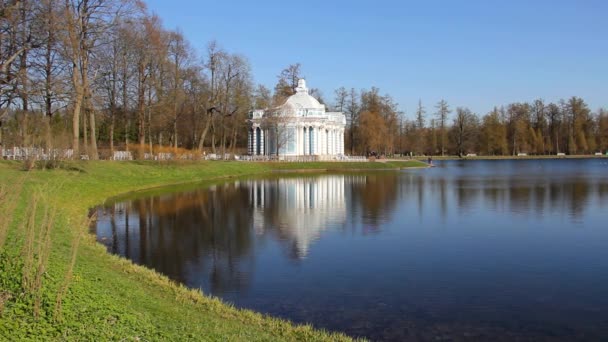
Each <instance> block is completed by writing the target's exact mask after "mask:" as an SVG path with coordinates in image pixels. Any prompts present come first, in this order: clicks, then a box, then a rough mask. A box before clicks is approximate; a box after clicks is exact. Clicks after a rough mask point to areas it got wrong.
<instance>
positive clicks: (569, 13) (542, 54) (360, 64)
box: [146, 0, 608, 118]
mask: <svg viewBox="0 0 608 342" xmlns="http://www.w3.org/2000/svg"><path fill="white" fill-rule="evenodd" d="M146 3H147V4H148V6H149V9H150V10H152V11H153V12H155V13H156V14H158V15H159V16H160V17H161V18H162V19H163V22H164V24H165V27H166V28H168V29H176V28H178V29H180V30H181V31H182V32H183V33H184V34H185V36H186V37H187V38H188V40H189V41H190V42H191V43H192V45H193V47H194V49H195V50H196V51H197V52H198V53H199V54H202V53H203V51H204V49H205V46H206V45H207V43H208V42H209V41H210V40H212V39H215V40H217V41H218V42H219V44H220V45H221V46H222V47H223V48H225V49H226V50H228V51H230V52H236V53H240V54H243V55H245V56H246V57H247V58H248V59H249V62H250V63H251V67H252V70H253V75H254V78H255V81H256V82H257V83H261V84H264V85H266V86H268V87H271V88H272V87H273V86H274V84H275V83H276V80H277V75H278V74H279V72H280V71H281V70H282V69H283V68H284V67H286V66H287V65H289V64H293V63H301V64H302V70H303V75H304V76H305V77H306V79H307V83H308V86H309V87H315V88H320V89H321V91H322V93H323V95H324V98H325V100H326V101H328V102H333V98H334V90H335V89H336V88H338V87H340V86H345V87H347V88H351V87H354V88H356V89H361V88H366V89H369V88H370V87H372V86H375V87H378V88H380V91H381V92H382V93H383V94H384V93H389V94H391V95H392V96H393V98H395V100H396V101H397V102H398V103H399V106H400V109H401V110H404V111H405V112H406V114H407V116H408V117H410V118H412V117H413V112H414V110H415V108H416V105H417V102H418V99H421V100H422V102H423V105H424V106H425V107H426V109H427V112H434V111H435V109H434V105H435V103H436V102H437V101H438V100H439V99H441V98H445V99H446V100H448V102H449V103H450V105H451V107H452V108H455V107H456V106H468V107H469V108H471V109H472V110H473V111H474V112H476V113H478V114H485V113H486V112H487V111H489V110H491V108H492V107H493V106H494V105H503V104H507V103H510V102H516V101H532V100H534V99H536V98H543V99H545V100H546V101H557V100H558V99H560V98H567V97H570V96H573V95H576V96H580V97H582V98H584V99H585V100H586V101H587V103H588V104H589V105H590V107H591V109H593V110H595V109H597V108H599V107H608V21H607V20H608V1H606V0H572V1H563V0H551V1H550V0H528V1H524V0H501V1H499V0H496V1H493V0H485V1H482V0H460V1H459V0H453V1H450V0H443V1H440V0H426V1H382V0H376V1H358V0H351V1H343V0H325V1H318V0H307V1H297V0H296V1H293V0H292V1H285V0H284V1H274V0H273V1H230V0H223V1H221V0H219V1H218V0H216V1H200V0H146Z"/></svg>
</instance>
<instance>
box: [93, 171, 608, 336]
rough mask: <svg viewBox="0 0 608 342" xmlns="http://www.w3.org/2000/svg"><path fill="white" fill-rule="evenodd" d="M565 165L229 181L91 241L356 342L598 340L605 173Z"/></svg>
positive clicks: (146, 207) (140, 202)
mask: <svg viewBox="0 0 608 342" xmlns="http://www.w3.org/2000/svg"><path fill="white" fill-rule="evenodd" d="M575 162H576V163H573V162H572V161H523V162H510V161H498V162H473V163H462V162H444V163H441V162H440V163H438V165H439V167H436V168H433V169H429V170H418V171H406V172H401V173H395V172H388V173H374V174H348V175H322V176H303V177H280V178H267V179H252V180H239V181H231V182H226V183H222V184H217V185H214V186H211V187H206V188H194V189H192V190H190V191H185V192H179V193H166V194H162V195H155V196H147V197H142V198H136V199H133V200H130V201H123V202H116V203H112V204H109V205H107V206H105V207H103V208H99V219H98V222H97V235H98V238H99V240H100V241H101V242H102V243H104V244H105V245H106V246H107V247H108V249H109V251H111V252H112V253H116V254H120V255H123V256H125V257H127V258H129V259H132V260H133V261H135V262H136V263H140V264H144V265H147V266H149V267H152V268H154V269H156V270H158V271H160V272H162V273H164V274H166V275H168V276H169V277H171V278H173V279H175V280H177V281H180V282H182V283H184V284H186V285H188V286H190V287H196V288H202V289H203V291H204V292H206V293H210V294H213V295H216V296H220V297H222V298H223V299H224V300H227V301H229V302H232V303H235V304H236V305H237V306H241V307H247V308H252V309H254V310H258V311H262V312H266V313H269V314H272V315H277V316H282V317H285V318H288V319H291V320H293V321H296V322H309V323H312V324H314V325H316V326H318V327H322V328H327V329H331V330H341V331H345V332H347V333H349V334H351V335H354V336H366V337H369V338H372V339H380V340H402V339H406V338H412V339H434V338H436V337H437V336H440V337H441V336H443V337H445V336H444V335H447V336H452V335H454V334H456V335H457V336H469V337H471V338H477V339H495V337H496V336H497V335H501V336H506V337H507V339H519V338H524V339H526V338H527V339H530V338H532V339H543V338H546V337H547V336H550V337H552V338H561V337H563V338H564V339H570V338H573V337H576V336H583V335H581V334H587V335H584V336H587V337H590V338H593V337H606V336H608V331H606V325H605V324H604V323H605V318H606V317H608V289H607V288H606V287H605V286H603V285H602V284H603V283H604V282H606V281H608V261H606V260H608V249H606V248H605V246H606V244H608V230H606V229H605V228H604V227H605V222H606V221H607V220H608V211H607V210H606V206H607V205H608V176H607V175H606V171H607V170H608V164H602V162H601V160H600V161H596V160H591V161H575ZM564 327H565V328H564ZM438 331H440V332H438Z"/></svg>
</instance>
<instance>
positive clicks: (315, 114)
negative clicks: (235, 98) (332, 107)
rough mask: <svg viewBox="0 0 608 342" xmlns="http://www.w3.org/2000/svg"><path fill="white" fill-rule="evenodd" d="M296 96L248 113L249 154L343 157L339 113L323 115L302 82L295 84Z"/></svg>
mask: <svg viewBox="0 0 608 342" xmlns="http://www.w3.org/2000/svg"><path fill="white" fill-rule="evenodd" d="M295 91H296V93H295V94H294V95H292V96H290V97H289V98H288V99H287V101H286V102H285V103H284V104H283V105H281V106H279V107H277V108H271V109H256V110H253V111H251V112H250V113H249V120H248V121H249V135H248V148H249V154H250V155H254V156H260V155H266V156H271V155H277V150H278V152H279V153H278V155H279V156H318V158H319V159H327V158H331V157H337V156H341V155H343V154H344V126H345V125H346V117H345V116H344V114H343V113H341V112H327V111H326V110H325V105H323V104H321V103H319V101H317V99H315V98H314V97H312V96H311V95H310V94H309V93H308V88H307V87H306V81H305V80H303V79H301V80H299V81H298V87H297V88H296V89H295Z"/></svg>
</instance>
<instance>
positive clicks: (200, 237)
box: [110, 183, 252, 293]
mask: <svg viewBox="0 0 608 342" xmlns="http://www.w3.org/2000/svg"><path fill="white" fill-rule="evenodd" d="M248 200H249V198H248V192H247V189H244V188H242V187H239V186H238V184H236V183H232V184H226V185H223V186H217V187H213V188H212V189H203V190H197V191H193V192H188V193H182V194H175V195H162V196H154V197H148V198H142V199H136V200H133V201H131V202H128V203H121V204H116V205H114V206H113V207H115V208H116V207H118V208H121V209H120V210H111V211H112V212H114V215H113V217H114V219H113V220H112V222H113V227H114V228H113V230H114V231H115V235H114V236H115V237H116V238H114V239H113V240H112V242H111V246H110V249H111V250H112V251H113V252H114V253H118V254H121V255H124V256H126V257H128V258H130V259H132V260H133V261H135V262H136V263H140V264H144V265H147V266H149V267H152V268H154V269H156V270H158V271H159V272H161V273H164V274H166V275H168V276H169V277H171V278H172V279H175V280H178V281H180V282H183V283H186V284H194V285H196V286H198V285H200V283H201V281H203V282H204V283H208V284H209V286H210V288H211V291H212V292H213V293H221V292H224V291H230V290H236V289H241V288H243V287H246V286H247V281H248V273H249V267H245V266H246V265H245V264H247V262H249V261H250V259H249V258H245V256H247V255H249V253H250V250H251V245H252V233H251V229H250V226H251V209H250V206H249V205H248V204H249V203H248ZM123 207H124V208H130V212H128V211H126V210H124V209H122V208H123ZM116 212H118V214H117V213H116ZM134 216H136V217H137V218H138V220H136V221H135V220H133V217H134ZM129 220H130V221H129ZM121 223H122V224H121ZM134 233H135V234H134ZM119 241H122V243H120V242H119ZM134 246H136V247H134ZM201 277H203V278H204V279H200V278H201ZM195 278H196V279H195Z"/></svg>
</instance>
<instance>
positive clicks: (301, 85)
mask: <svg viewBox="0 0 608 342" xmlns="http://www.w3.org/2000/svg"><path fill="white" fill-rule="evenodd" d="M285 105H286V106H287V105H289V106H291V107H292V108H294V109H296V110H298V109H321V110H325V105H322V104H321V103H320V102H319V101H318V100H317V99H315V98H314V97H312V96H310V94H309V93H308V88H306V81H305V80H303V79H300V80H299V81H298V87H297V88H296V93H295V94H294V95H291V96H290V97H289V98H287V101H286V102H285Z"/></svg>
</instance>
